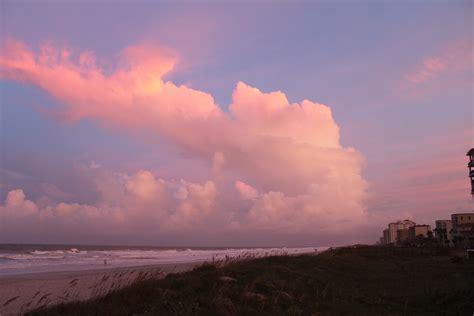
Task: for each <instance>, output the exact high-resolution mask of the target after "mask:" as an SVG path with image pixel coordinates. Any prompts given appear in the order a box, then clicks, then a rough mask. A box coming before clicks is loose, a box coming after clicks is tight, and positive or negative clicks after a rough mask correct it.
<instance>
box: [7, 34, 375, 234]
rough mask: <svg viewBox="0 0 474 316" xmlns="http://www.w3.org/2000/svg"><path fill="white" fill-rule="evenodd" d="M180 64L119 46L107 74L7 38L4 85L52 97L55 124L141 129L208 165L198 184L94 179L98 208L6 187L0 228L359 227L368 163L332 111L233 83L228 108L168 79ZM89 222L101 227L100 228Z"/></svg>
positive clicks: (88, 62) (67, 55) (154, 177)
mask: <svg viewBox="0 0 474 316" xmlns="http://www.w3.org/2000/svg"><path fill="white" fill-rule="evenodd" d="M175 62H176V60H175V59H174V58H173V57H171V56H168V55H166V54H165V53H163V51H162V50H157V49H156V48H153V47H149V46H146V45H138V46H133V47H129V48H127V49H125V50H124V51H123V52H122V53H121V54H120V55H119V58H118V60H117V63H116V65H115V68H114V70H113V71H111V70H110V69H107V70H105V69H103V68H101V67H100V66H99V65H97V63H96V62H95V58H94V54H93V53H91V52H86V53H81V54H74V53H73V52H71V51H70V50H61V49H56V48H54V47H53V46H52V45H46V46H44V47H42V48H41V49H40V51H39V52H38V53H35V52H34V51H33V50H31V49H29V48H28V47H26V46H25V45H24V44H23V43H21V42H19V41H15V40H9V41H6V42H5V44H4V47H3V49H2V56H1V58H0V67H1V76H2V78H3V79H7V80H15V81H20V82H24V83H27V84H31V85H35V86H37V87H39V88H41V89H43V90H44V91H45V92H47V93H48V94H50V95H51V96H53V97H54V98H56V99H57V100H58V101H59V104H60V106H59V107H58V108H55V109H47V111H49V112H50V113H51V114H52V115H54V116H55V117H57V118H59V119H61V120H69V121H76V120H81V119H84V118H87V119H92V120H95V121H96V122H97V123H98V124H102V125H104V126H105V127H106V128H111V129H121V130H126V131H129V132H131V133H134V132H137V131H140V132H142V131H147V132H148V135H150V133H151V135H156V136H157V139H160V140H165V141H168V142H171V143H173V144H175V145H177V146H179V147H180V148H181V149H182V150H185V151H186V152H188V153H189V154H190V156H191V157H193V158H194V159H197V160H203V161H208V162H209V165H210V166H211V167H210V168H209V170H207V171H206V172H207V174H208V177H207V178H205V179H201V181H199V182H198V183H196V182H193V181H189V180H187V179H162V178H160V175H159V174H155V173H154V171H153V170H148V171H147V170H142V171H137V173H136V174H133V175H124V176H123V177H122V179H119V178H117V177H112V178H113V179H112V180H110V179H108V180H107V179H103V178H100V177H98V178H97V179H96V184H97V188H96V189H97V190H98V191H99V192H101V196H102V200H101V201H99V202H98V203H97V205H85V204H81V203H80V201H78V203H69V204H67V203H63V204H50V205H44V206H40V205H39V204H38V203H35V202H33V201H29V200H28V199H27V198H26V197H25V195H24V192H23V191H21V189H19V190H14V191H10V193H8V196H7V198H6V201H5V203H4V206H2V208H1V212H2V216H3V218H4V221H9V220H15V221H16V223H17V224H18V225H20V224H21V220H18V218H19V217H18V216H23V215H24V214H29V215H28V218H29V220H28V221H32V220H33V219H32V218H35V220H36V221H37V222H38V223H40V224H41V225H46V224H48V225H50V224H51V223H52V222H57V223H58V224H59V225H66V224H67V223H68V222H70V221H77V222H79V221H85V220H87V219H88V218H91V217H93V216H98V218H102V219H103V220H104V221H105V220H108V221H109V224H110V221H112V222H113V224H114V225H116V226H117V227H121V229H123V231H124V232H128V229H127V228H129V227H134V226H137V225H138V226H140V225H145V226H146V225H147V224H150V223H152V225H150V227H148V226H147V228H150V229H151V227H152V229H154V230H156V231H164V230H176V231H186V230H189V229H195V228H196V227H207V228H208V229H216V230H217V229H219V230H223V231H225V230H226V229H229V230H234V231H235V230H239V231H242V232H243V231H251V230H260V231H263V230H271V231H290V232H291V231H293V232H308V233H310V234H315V235H316V234H318V232H320V233H324V234H330V233H336V232H338V231H340V230H341V229H346V230H347V229H355V228H357V226H358V225H359V224H361V223H363V222H364V220H365V219H366V213H365V200H366V189H367V183H366V181H365V180H364V179H363V177H362V176H361V167H362V163H363V157H362V155H361V154H360V153H359V152H358V151H357V150H355V149H353V148H350V147H343V146H342V145H341V143H340V133H339V127H338V125H337V124H336V122H335V121H334V119H333V116H332V113H331V109H330V108H329V107H328V106H326V105H323V104H319V103H315V102H312V101H309V100H304V101H302V102H301V103H290V102H289V101H288V99H287V97H286V96H285V94H284V93H282V92H280V91H277V92H270V93H264V92H261V91H260V90H258V89H257V88H254V87H251V86H249V85H247V84H245V83H243V82H239V83H238V84H237V86H236V88H235V90H234V92H233V95H232V104H231V105H230V106H229V110H228V111H223V110H222V109H221V108H220V107H219V106H218V105H217V104H216V103H215V102H214V100H213V98H212V96H211V95H210V94H208V93H205V92H202V91H198V90H194V89H191V88H189V87H187V86H177V85H175V84H174V83H173V82H170V81H165V80H164V79H163V77H164V75H165V74H166V73H168V72H170V71H171V70H172V69H173V67H174V65H175ZM45 110H46V109H45ZM152 138H153V137H152ZM206 172H205V173H206ZM25 212H26V213H25ZM22 214H23V215H22ZM24 216H26V215H24ZM90 222H91V223H92V222H93V225H94V226H98V228H97V229H98V231H100V229H99V228H100V226H101V224H100V223H103V221H101V220H95V221H90ZM25 223H26V221H25ZM25 225H26V224H25ZM91 225H92V224H91ZM206 225H207V226H206ZM4 227H5V226H4Z"/></svg>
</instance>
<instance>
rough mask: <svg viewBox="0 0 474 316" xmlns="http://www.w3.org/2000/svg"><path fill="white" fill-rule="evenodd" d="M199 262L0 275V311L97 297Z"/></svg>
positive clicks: (15, 311)
mask: <svg viewBox="0 0 474 316" xmlns="http://www.w3.org/2000/svg"><path fill="white" fill-rule="evenodd" d="M199 264H201V262H193V263H190V262H188V263H179V264H161V265H149V266H139V267H125V268H111V269H100V270H87V271H67V272H48V273H34V274H22V275H13V276H2V277H0V315H1V316H6V315H21V314H22V313H24V312H26V311H28V310H31V309H35V308H39V307H43V306H48V305H55V304H59V303H64V302H71V301H82V300H88V299H90V298H94V297H99V296H102V295H105V294H107V293H109V292H110V291H112V290H116V289H119V288H122V287H124V286H126V285H129V284H131V283H133V282H134V281H137V280H140V279H146V278H162V277H164V276H165V275H166V274H168V273H173V272H184V271H189V270H191V269H193V268H194V267H195V266H197V265H199Z"/></svg>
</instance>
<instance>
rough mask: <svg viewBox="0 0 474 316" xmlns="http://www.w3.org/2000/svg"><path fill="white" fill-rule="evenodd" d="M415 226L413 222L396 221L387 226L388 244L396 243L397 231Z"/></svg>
mask: <svg viewBox="0 0 474 316" xmlns="http://www.w3.org/2000/svg"><path fill="white" fill-rule="evenodd" d="M414 225H415V222H413V221H411V220H408V219H406V220H404V221H398V222H395V223H390V224H388V243H396V242H397V237H398V235H397V231H398V230H401V229H408V228H410V227H412V226H414Z"/></svg>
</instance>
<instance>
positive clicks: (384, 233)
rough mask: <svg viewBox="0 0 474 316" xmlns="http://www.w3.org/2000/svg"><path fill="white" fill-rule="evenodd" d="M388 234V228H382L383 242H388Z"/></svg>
mask: <svg viewBox="0 0 474 316" xmlns="http://www.w3.org/2000/svg"><path fill="white" fill-rule="evenodd" d="M389 243H390V242H389V236H388V229H384V230H383V244H384V245H386V244H389Z"/></svg>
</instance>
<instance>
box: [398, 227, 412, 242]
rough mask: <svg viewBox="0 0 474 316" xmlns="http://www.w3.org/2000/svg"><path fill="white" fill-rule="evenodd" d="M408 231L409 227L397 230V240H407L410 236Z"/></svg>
mask: <svg viewBox="0 0 474 316" xmlns="http://www.w3.org/2000/svg"><path fill="white" fill-rule="evenodd" d="M409 231H410V229H409V228H405V229H399V230H397V242H403V241H406V240H408V239H409V238H410V233H409Z"/></svg>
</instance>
